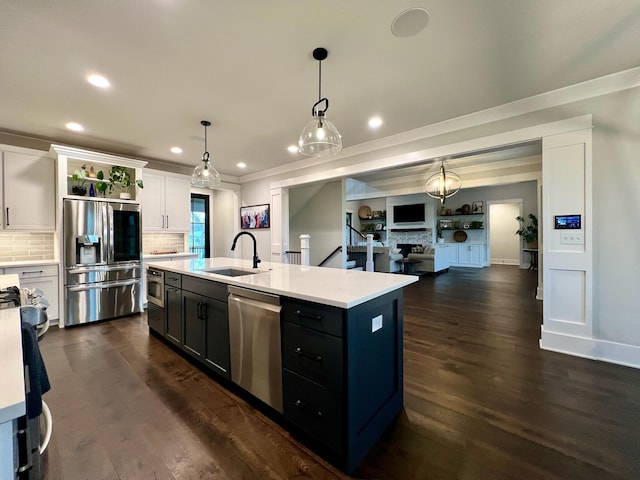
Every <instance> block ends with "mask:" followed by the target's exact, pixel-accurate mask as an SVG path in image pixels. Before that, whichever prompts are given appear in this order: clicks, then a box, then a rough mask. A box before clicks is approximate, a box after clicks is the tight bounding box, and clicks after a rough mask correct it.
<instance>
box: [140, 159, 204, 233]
mask: <svg viewBox="0 0 640 480" xmlns="http://www.w3.org/2000/svg"><path fill="white" fill-rule="evenodd" d="M143 181H144V189H142V190H141V191H140V194H141V197H142V229H143V231H145V232H188V231H189V230H190V228H191V221H190V215H191V214H190V211H191V178H190V177H189V176H187V175H179V174H175V173H168V172H161V171H158V170H144V172H143Z"/></svg>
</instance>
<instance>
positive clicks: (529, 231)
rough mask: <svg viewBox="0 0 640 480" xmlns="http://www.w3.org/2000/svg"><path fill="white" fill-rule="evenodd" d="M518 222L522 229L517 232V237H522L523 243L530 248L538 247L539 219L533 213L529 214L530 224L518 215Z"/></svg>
mask: <svg viewBox="0 0 640 480" xmlns="http://www.w3.org/2000/svg"><path fill="white" fill-rule="evenodd" d="M516 220H518V222H519V223H520V228H518V230H516V235H520V238H522V241H523V242H524V243H525V244H526V245H527V247H528V248H536V247H537V246H538V219H537V218H536V216H535V215H534V214H533V213H530V214H529V223H528V224H526V223H525V222H526V220H525V219H524V218H523V217H521V216H520V215H518V216H517V217H516Z"/></svg>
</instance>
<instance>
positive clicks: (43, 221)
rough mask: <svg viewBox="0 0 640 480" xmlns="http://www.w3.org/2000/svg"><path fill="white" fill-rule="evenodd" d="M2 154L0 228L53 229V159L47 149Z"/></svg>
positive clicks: (54, 192) (54, 214)
mask: <svg viewBox="0 0 640 480" xmlns="http://www.w3.org/2000/svg"><path fill="white" fill-rule="evenodd" d="M34 152H36V151H34ZM1 156H2V202H3V203H2V207H3V209H2V214H3V215H2V226H3V228H4V229H6V230H32V231H54V230H55V229H56V210H55V205H56V187H55V180H54V179H55V159H53V158H51V157H48V156H47V154H46V152H42V153H37V152H36V153H33V154H31V153H22V152H20V153H18V152H14V151H4V152H1Z"/></svg>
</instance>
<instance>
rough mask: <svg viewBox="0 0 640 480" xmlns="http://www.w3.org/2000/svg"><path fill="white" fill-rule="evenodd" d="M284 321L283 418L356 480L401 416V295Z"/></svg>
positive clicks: (289, 304)
mask: <svg viewBox="0 0 640 480" xmlns="http://www.w3.org/2000/svg"><path fill="white" fill-rule="evenodd" d="M281 315H282V316H281V319H282V355H283V356H282V366H283V378H282V383H283V397H284V417H285V418H286V419H287V420H288V421H289V422H290V423H291V424H292V425H293V426H294V427H295V428H296V429H299V430H300V431H302V432H304V435H305V436H308V437H309V439H310V440H311V441H312V442H313V443H314V444H317V447H318V448H319V449H320V450H321V451H322V453H325V456H326V457H327V459H328V460H330V461H333V463H336V464H338V466H339V467H340V468H341V469H343V470H344V471H346V472H347V473H351V472H352V471H353V470H354V469H355V468H356V467H357V466H358V464H359V463H360V462H361V461H362V459H363V458H364V456H365V455H366V453H367V452H368V451H369V449H370V448H371V447H372V446H373V444H374V443H375V442H376V441H377V440H378V438H379V437H380V435H381V434H382V433H383V432H384V430H385V429H386V428H387V427H388V426H389V424H390V423H391V422H392V421H393V419H394V418H395V416H396V415H397V414H398V413H399V412H400V410H401V409H402V404H403V391H402V290H396V291H394V292H391V293H388V294H386V295H384V296H382V297H378V298H376V299H374V300H370V301H369V302H367V303H364V304H361V305H358V306H356V307H353V308H350V309H341V308H336V307H330V306H325V305H320V304H316V303H311V302H302V301H299V300H294V299H288V298H286V299H284V301H283V308H282V313H281Z"/></svg>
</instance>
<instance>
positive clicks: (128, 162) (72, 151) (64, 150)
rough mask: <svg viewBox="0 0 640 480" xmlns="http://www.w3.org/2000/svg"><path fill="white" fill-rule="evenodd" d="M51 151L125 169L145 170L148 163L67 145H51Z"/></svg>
mask: <svg viewBox="0 0 640 480" xmlns="http://www.w3.org/2000/svg"><path fill="white" fill-rule="evenodd" d="M51 151H52V152H55V153H56V154H57V155H58V156H64V157H71V158H76V159H78V160H87V161H91V162H99V163H110V164H114V165H122V166H124V167H133V168H143V167H144V166H145V165H146V164H147V162H145V161H143V160H136V159H133V158H128V157H120V156H117V155H112V154H110V153H100V152H93V151H91V150H84V149H82V148H75V147H67V146H65V145H55V144H52V145H51Z"/></svg>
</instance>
